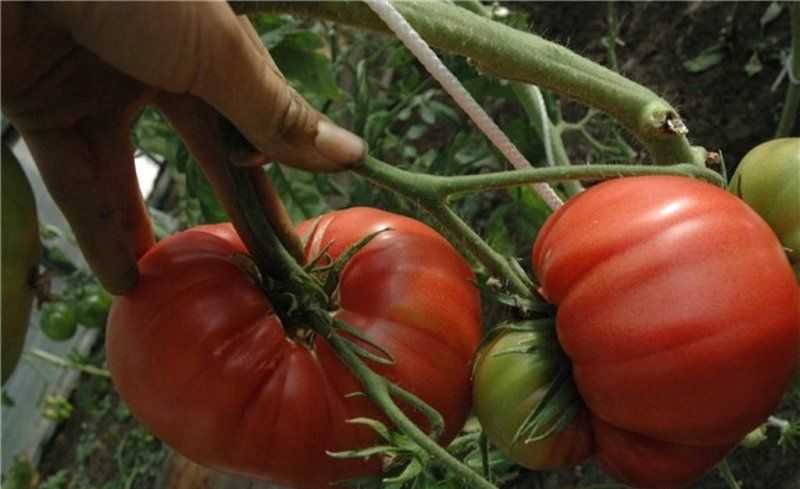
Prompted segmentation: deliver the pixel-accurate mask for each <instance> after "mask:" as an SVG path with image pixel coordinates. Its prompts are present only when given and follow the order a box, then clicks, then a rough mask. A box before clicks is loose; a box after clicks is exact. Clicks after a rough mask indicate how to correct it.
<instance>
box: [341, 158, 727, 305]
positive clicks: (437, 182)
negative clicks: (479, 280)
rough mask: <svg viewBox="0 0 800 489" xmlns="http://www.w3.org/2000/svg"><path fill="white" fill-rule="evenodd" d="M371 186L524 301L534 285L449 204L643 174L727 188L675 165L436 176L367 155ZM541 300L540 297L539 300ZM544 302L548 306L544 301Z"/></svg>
mask: <svg viewBox="0 0 800 489" xmlns="http://www.w3.org/2000/svg"><path fill="white" fill-rule="evenodd" d="M354 171H356V172H358V173H359V174H361V175H362V176H364V177H366V178H367V179H368V180H370V181H372V182H373V183H375V184H377V185H380V186H382V187H385V188H387V189H389V190H392V191H394V192H397V193H399V194H400V195H402V196H404V197H406V198H408V199H410V200H412V201H413V202H415V203H417V204H418V205H420V206H422V207H423V208H425V209H426V210H427V211H428V212H430V213H431V214H432V215H433V216H434V217H435V218H436V220H437V221H438V222H439V223H440V224H441V225H442V226H443V227H444V228H445V229H446V233H445V234H447V235H449V236H455V237H456V239H458V240H459V241H461V244H462V245H464V246H465V248H466V249H467V250H468V251H469V252H470V253H472V254H473V255H474V256H475V257H476V258H477V259H478V260H479V261H480V262H481V263H482V264H483V265H484V266H485V267H486V268H487V269H488V270H489V271H490V272H491V273H492V274H494V275H495V276H497V277H499V278H502V279H504V281H505V283H506V284H507V285H508V286H509V288H510V289H511V290H513V291H514V292H515V293H517V294H519V295H521V296H522V297H526V298H534V299H536V298H538V294H537V293H536V291H535V287H534V285H533V283H532V282H531V280H530V279H529V278H528V277H527V276H525V274H523V273H520V272H519V271H518V269H517V267H514V266H512V265H511V264H510V263H509V261H508V258H507V257H505V256H503V255H501V254H500V253H498V252H497V251H495V250H494V249H493V248H492V247H491V246H489V244H488V243H486V241H484V240H483V239H482V238H481V237H480V236H479V235H478V234H477V233H475V231H473V230H472V229H471V228H470V227H469V226H468V225H467V224H466V223H465V222H464V221H463V220H462V219H461V218H460V217H459V216H458V215H457V214H456V213H455V212H453V211H452V210H451V209H450V208H449V207H448V206H447V205H446V203H447V200H448V199H449V198H450V197H451V196H453V195H457V194H462V193H466V192H475V191H483V190H496V189H503V188H508V187H518V186H522V185H527V184H530V183H538V182H560V181H568V180H603V179H608V178H617V177H627V176H641V175H677V176H686V177H693V178H701V179H704V180H706V181H708V182H710V183H712V184H715V185H718V186H723V185H724V181H723V179H722V177H720V176H719V175H718V174H717V173H715V172H713V171H711V170H709V169H706V168H705V167H700V166H697V165H693V164H679V165H671V166H653V165H648V166H644V165H586V166H556V167H548V168H532V169H529V170H516V171H505V172H495V173H485V174H481V175H464V176H448V177H442V176H436V175H424V174H420V173H413V172H409V171H405V170H401V169H399V168H397V167H394V166H391V165H388V164H386V163H384V162H382V161H380V160H378V159H376V158H373V157H371V156H368V157H367V158H366V159H365V160H364V161H363V163H362V164H361V165H359V166H358V167H357V168H355V169H354ZM539 299H540V298H539ZM540 302H542V303H544V301H541V300H540Z"/></svg>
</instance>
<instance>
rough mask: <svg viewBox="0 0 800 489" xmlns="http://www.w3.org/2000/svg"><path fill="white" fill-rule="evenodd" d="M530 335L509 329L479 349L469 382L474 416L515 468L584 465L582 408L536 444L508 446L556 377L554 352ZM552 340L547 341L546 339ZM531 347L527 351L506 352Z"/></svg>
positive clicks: (586, 445) (587, 432) (587, 435)
mask: <svg viewBox="0 0 800 489" xmlns="http://www.w3.org/2000/svg"><path fill="white" fill-rule="evenodd" d="M547 341H548V340H546V339H543V338H542V337H541V334H540V333H539V332H535V331H508V332H501V333H498V335H497V337H496V338H494V339H493V340H491V341H490V342H489V343H488V344H487V345H486V346H484V347H483V348H481V351H480V353H479V354H478V356H477V359H476V365H475V376H474V382H473V399H474V402H473V404H474V406H475V414H476V415H477V417H478V420H480V422H481V426H483V432H484V433H485V434H486V436H487V438H488V439H489V441H491V442H492V443H493V444H494V445H495V446H497V447H498V448H499V449H500V450H502V451H503V453H506V454H508V456H509V458H510V459H511V460H513V461H514V462H516V463H517V464H519V465H522V466H524V467H527V468H529V469H534V470H554V469H559V468H563V467H570V466H573V465H576V464H579V463H581V462H583V461H584V460H585V459H587V458H588V457H589V455H590V454H591V452H592V449H593V445H592V434H591V426H590V424H589V417H588V415H587V413H586V411H585V410H581V411H579V412H578V414H577V415H576V417H575V418H574V419H573V421H572V423H571V424H570V425H569V426H568V427H567V428H566V429H564V431H561V432H559V433H557V434H554V435H551V436H549V437H548V438H545V439H544V440H541V441H536V442H530V443H524V442H523V441H518V442H517V443H512V441H513V439H514V435H515V434H516V432H517V431H518V430H519V428H520V427H521V425H522V424H523V422H524V421H525V419H526V417H527V416H528V414H529V413H530V412H531V411H532V410H534V409H535V408H536V406H537V405H538V404H539V402H540V401H541V400H542V398H543V397H544V395H545V393H546V392H547V388H548V386H549V384H550V382H552V380H553V378H554V377H555V375H556V374H557V364H556V358H555V357H556V353H555V352H553V351H551V350H548V347H547V344H546V342H547ZM551 341H552V340H551ZM522 344H536V345H537V346H538V348H537V349H536V350H534V351H528V352H514V353H511V352H509V350H510V349H511V348H514V347H519V345H522Z"/></svg>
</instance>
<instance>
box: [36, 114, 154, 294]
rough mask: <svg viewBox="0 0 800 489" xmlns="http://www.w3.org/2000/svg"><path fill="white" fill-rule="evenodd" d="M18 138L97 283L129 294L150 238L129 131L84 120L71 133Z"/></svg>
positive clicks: (60, 131) (49, 132) (41, 133)
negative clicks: (61, 213) (67, 223)
mask: <svg viewBox="0 0 800 489" xmlns="http://www.w3.org/2000/svg"><path fill="white" fill-rule="evenodd" d="M22 137H23V138H24V140H25V141H26V143H27V145H28V147H29V148H30V150H31V153H32V154H33V156H34V159H35V160H36V163H37V166H38V167H39V171H40V172H41V174H42V177H43V179H44V182H45V185H46V186H47V189H48V191H49V192H50V194H51V195H52V197H53V200H54V201H55V202H56V204H57V205H58V206H59V208H60V209H61V211H62V212H63V213H64V217H66V219H67V221H68V222H69V224H70V226H71V228H72V231H73V233H74V234H75V237H76V239H77V240H78V245H79V246H80V248H81V250H82V251H83V254H84V257H85V258H86V261H87V262H88V263H89V266H90V267H91V268H92V270H93V271H94V272H95V273H96V275H97V277H98V279H99V280H100V282H101V283H102V284H103V286H104V287H105V288H106V289H107V290H108V291H109V292H111V293H113V294H124V293H126V292H128V291H130V290H131V289H132V288H133V287H134V286H135V285H136V282H137V280H138V276H139V274H138V268H137V260H138V258H139V257H141V256H142V255H143V254H144V253H145V252H146V251H147V250H148V249H149V248H150V247H151V246H152V245H153V242H154V239H153V232H152V228H151V226H150V221H149V219H148V217H147V213H146V211H145V207H144V203H143V202H142V198H141V194H140V192H139V187H138V184H137V179H136V172H135V168H134V164H133V148H132V146H131V143H130V141H129V138H128V131H127V130H123V129H121V128H116V127H112V126H110V125H109V124H107V123H105V122H104V121H98V120H91V121H90V120H84V121H81V122H79V123H78V124H77V126H76V127H75V128H73V129H56V130H42V131H29V132H26V131H24V130H23V132H22Z"/></svg>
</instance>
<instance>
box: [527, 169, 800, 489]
mask: <svg viewBox="0 0 800 489" xmlns="http://www.w3.org/2000/svg"><path fill="white" fill-rule="evenodd" d="M532 257H533V265H534V268H535V270H536V274H537V276H538V278H539V279H540V281H541V288H542V292H543V293H544V294H545V295H546V296H547V298H548V299H549V300H550V301H551V302H552V303H554V304H556V305H558V313H557V331H558V338H559V342H560V343H561V345H562V346H563V348H564V351H565V352H566V354H567V355H568V356H569V358H570V360H571V362H572V366H573V375H574V379H575V382H576V384H577V387H578V390H579V392H580V394H581V396H582V398H583V400H584V402H585V403H586V405H587V407H588V408H589V409H590V411H591V412H592V414H593V415H594V421H593V426H592V429H593V432H594V435H595V439H596V443H597V457H598V459H599V461H600V463H601V465H603V466H604V467H605V468H606V469H607V471H608V472H609V473H611V474H612V475H615V476H616V477H618V478H620V479H622V480H625V481H627V482H630V483H633V484H636V485H640V486H644V487H674V486H679V485H685V484H687V483H689V482H691V481H692V480H694V479H696V478H697V477H699V476H700V475H701V474H702V473H703V472H704V471H706V470H707V469H708V468H710V467H711V466H712V465H713V464H714V463H716V462H717V461H718V460H719V459H721V458H722V457H723V456H724V455H725V453H727V452H728V451H729V450H730V449H731V448H732V447H733V446H735V445H736V444H737V443H738V441H739V440H740V439H741V438H742V437H743V436H744V435H746V434H747V433H748V432H749V431H750V430H752V429H753V428H754V427H756V426H757V425H758V424H759V423H760V422H762V421H763V420H764V419H765V418H766V417H767V416H768V415H769V414H770V413H771V412H772V410H773V409H775V407H776V405H777V403H778V401H779V400H780V399H781V396H782V394H783V392H784V390H785V389H786V387H787V385H788V383H789V380H790V378H791V376H792V373H793V371H794V369H795V366H796V364H797V358H798V345H799V344H800V320H799V318H798V311H799V310H800V307H798V301H799V300H800V297H798V295H799V291H798V288H797V286H796V285H795V283H794V277H793V274H792V270H791V268H790V266H789V262H788V260H787V258H786V256H785V254H784V252H783V249H782V247H781V245H780V243H779V242H778V240H777V239H776V237H775V235H774V233H773V232H772V230H771V229H770V228H769V226H768V225H767V224H766V223H765V222H764V221H763V220H762V219H761V218H760V217H759V216H758V215H757V214H756V213H755V212H754V211H753V210H752V209H750V208H749V207H748V206H747V205H745V204H744V203H743V202H742V201H740V200H739V199H736V198H734V197H733V196H731V195H730V194H728V193H726V192H724V191H722V190H720V189H718V188H716V187H713V186H710V185H708V184H705V183H700V182H696V181H693V180H690V179H685V178H679V177H639V178H628V179H620V180H614V181H610V182H606V183H602V184H600V185H598V186H596V187H594V188H592V189H590V190H589V191H587V192H585V193H584V194H582V195H580V196H578V197H577V198H574V199H573V200H571V201H570V202H568V203H567V205H565V206H564V207H563V208H562V209H560V210H559V211H558V212H556V213H555V214H554V215H553V216H552V217H551V218H550V219H549V220H548V222H547V223H546V224H545V226H544V227H543V228H542V230H541V232H540V235H539V238H538V240H537V242H536V244H535V246H534V248H533V252H532Z"/></svg>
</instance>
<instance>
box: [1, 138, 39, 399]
mask: <svg viewBox="0 0 800 489" xmlns="http://www.w3.org/2000/svg"><path fill="white" fill-rule="evenodd" d="M2 146H3V149H2V177H0V180H2V204H1V205H2V221H0V226H1V227H2V229H0V235H2V266H0V275H2V289H0V290H2V304H1V305H0V309H2V317H0V319H1V320H2V355H3V361H2V382H3V383H5V382H6V380H7V379H8V377H9V376H10V375H11V373H12V372H13V371H14V367H16V365H17V362H18V361H19V357H20V355H21V354H22V347H23V346H24V344H25V334H26V332H27V331H28V321H29V320H30V313H31V305H32V304H33V296H34V292H35V291H34V282H35V280H36V274H37V272H38V264H39V249H40V244H39V223H38V221H37V218H36V201H35V200H34V198H33V191H32V190H31V186H30V184H29V183H28V179H27V178H25V173H23V171H22V168H21V167H20V165H19V162H18V161H17V159H16V158H15V157H14V154H13V153H12V152H11V150H9V149H8V147H7V146H6V145H5V144H3V145H2Z"/></svg>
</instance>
